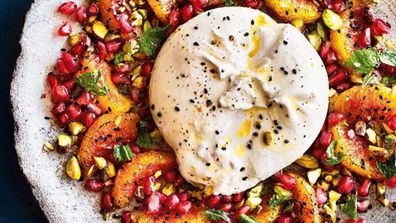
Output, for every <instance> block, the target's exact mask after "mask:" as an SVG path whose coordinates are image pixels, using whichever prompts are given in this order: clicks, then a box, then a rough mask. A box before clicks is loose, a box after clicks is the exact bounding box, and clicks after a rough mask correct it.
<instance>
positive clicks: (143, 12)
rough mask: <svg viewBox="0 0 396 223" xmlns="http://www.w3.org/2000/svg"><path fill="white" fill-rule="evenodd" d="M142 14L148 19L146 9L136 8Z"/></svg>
mask: <svg viewBox="0 0 396 223" xmlns="http://www.w3.org/2000/svg"><path fill="white" fill-rule="evenodd" d="M136 11H137V12H138V13H139V14H140V15H141V16H143V19H147V10H146V9H138V10H136Z"/></svg>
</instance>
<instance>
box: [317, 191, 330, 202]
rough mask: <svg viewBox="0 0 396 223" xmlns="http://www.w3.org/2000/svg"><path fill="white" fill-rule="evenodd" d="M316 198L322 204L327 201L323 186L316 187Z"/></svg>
mask: <svg viewBox="0 0 396 223" xmlns="http://www.w3.org/2000/svg"><path fill="white" fill-rule="evenodd" d="M316 199H317V200H318V203H319V204H324V203H326V201H327V195H326V192H325V191H324V190H323V188H320V187H318V188H316Z"/></svg>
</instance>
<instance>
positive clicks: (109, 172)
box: [103, 162, 116, 180]
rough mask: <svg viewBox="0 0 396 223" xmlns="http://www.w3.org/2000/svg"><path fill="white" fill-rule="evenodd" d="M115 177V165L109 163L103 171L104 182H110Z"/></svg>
mask: <svg viewBox="0 0 396 223" xmlns="http://www.w3.org/2000/svg"><path fill="white" fill-rule="evenodd" d="M115 175H116V169H115V166H114V164H113V163H112V162H107V165H106V167H105V168H104V171H103V176H104V177H103V178H104V180H108V179H110V178H112V177H115Z"/></svg>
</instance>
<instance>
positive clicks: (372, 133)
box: [366, 128, 377, 144]
mask: <svg viewBox="0 0 396 223" xmlns="http://www.w3.org/2000/svg"><path fill="white" fill-rule="evenodd" d="M366 134H367V137H368V140H369V141H370V142H371V143H373V144H376V143H377V134H376V133H375V131H374V130H373V129H372V128H368V129H367V130H366Z"/></svg>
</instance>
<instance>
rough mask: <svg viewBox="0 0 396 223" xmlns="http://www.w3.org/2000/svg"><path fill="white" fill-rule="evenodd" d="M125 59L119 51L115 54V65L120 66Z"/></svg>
mask: <svg viewBox="0 0 396 223" xmlns="http://www.w3.org/2000/svg"><path fill="white" fill-rule="evenodd" d="M123 60H124V58H123V56H122V54H121V53H117V54H116V55H114V65H116V66H118V65H119V64H120V63H122V61H123Z"/></svg>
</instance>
